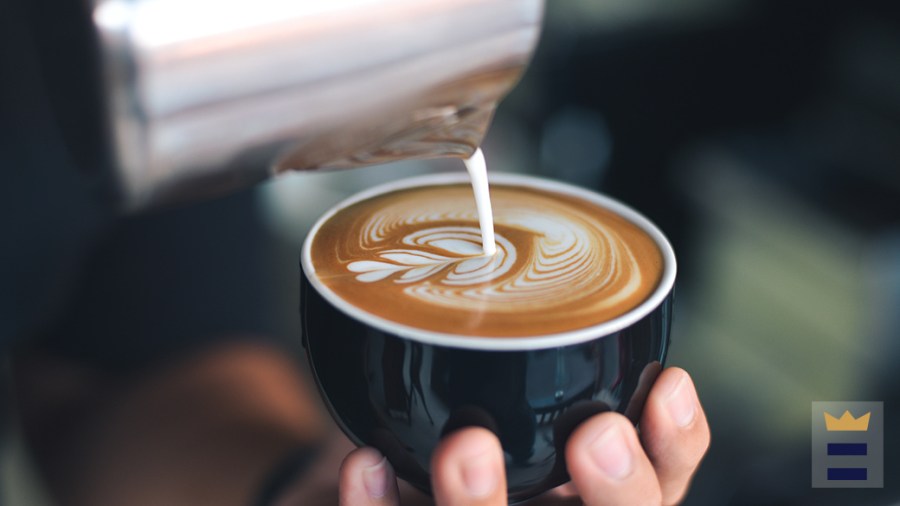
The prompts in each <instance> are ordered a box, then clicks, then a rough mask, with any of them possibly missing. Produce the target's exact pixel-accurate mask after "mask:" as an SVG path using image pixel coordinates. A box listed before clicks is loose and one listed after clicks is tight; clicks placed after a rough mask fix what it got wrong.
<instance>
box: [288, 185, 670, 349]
mask: <svg viewBox="0 0 900 506" xmlns="http://www.w3.org/2000/svg"><path fill="white" fill-rule="evenodd" d="M489 179H490V183H491V184H503V185H512V186H520V187H526V188H533V189H537V190H541V191H547V192H551V193H561V194H563V195H568V196H573V197H577V198H582V199H584V200H587V201H589V202H591V203H593V204H596V205H598V206H600V207H603V208H605V209H608V210H610V211H612V212H614V213H616V214H618V215H619V216H622V217H623V218H625V219H626V220H628V221H630V222H631V223H633V224H634V225H636V226H638V227H639V228H640V229H641V230H643V231H644V232H646V233H647V235H648V236H650V237H651V238H652V239H653V241H654V242H655V243H656V245H657V247H658V248H659V250H660V252H661V253H662V256H663V272H662V276H661V278H660V281H659V284H658V285H657V287H656V288H655V289H654V290H653V292H652V293H651V294H650V296H649V297H648V298H647V299H646V300H644V301H643V302H642V303H640V304H639V305H637V306H635V307H634V308H632V309H631V310H629V311H627V312H626V313H624V314H622V315H620V316H617V317H615V318H613V319H611V320H607V321H605V322H602V323H599V324H596V325H591V326H588V327H582V328H579V329H573V330H567V331H565V332H557V333H552V334H545V335H539V336H522V337H502V338H498V337H491V336H470V335H460V334H453V333H446V332H437V331H432V330H425V329H421V328H417V327H413V326H410V325H404V324H401V323H397V322H394V321H391V320H388V319H386V318H383V317H380V316H377V315H374V314H372V313H369V312H367V311H365V310H362V309H360V308H359V307H356V306H354V305H352V304H350V303H349V302H347V301H345V300H344V299H342V298H341V297H340V296H338V295H337V294H336V293H335V292H333V291H332V290H331V289H329V288H328V287H327V286H326V285H325V284H324V283H322V282H321V281H320V280H319V279H318V277H316V276H315V268H314V267H313V264H312V255H311V248H312V239H313V238H314V237H315V236H316V233H317V232H318V231H319V229H320V228H321V227H322V225H323V224H324V223H325V222H326V221H328V220H329V219H330V218H331V217H332V216H334V215H335V214H336V213H337V212H339V211H340V210H342V209H344V208H346V207H348V206H351V205H353V204H356V203H357V202H361V201H363V200H367V199H370V198H372V197H375V196H378V195H382V194H385V193H389V192H392V191H396V190H402V189H407V188H413V187H418V186H443V185H450V184H459V183H466V184H469V182H470V180H469V176H468V174H466V173H464V172H461V173H440V174H429V175H424V176H415V177H411V178H404V179H400V180H397V181H392V182H389V183H386V184H381V185H378V186H375V187H372V188H369V189H367V190H364V191H362V192H359V193H356V194H354V195H352V196H350V197H349V198H347V199H345V200H343V201H341V202H340V203H338V204H337V205H335V206H334V207H332V208H331V209H330V210H328V211H327V212H326V213H325V214H324V215H322V217H320V218H319V219H318V220H317V221H316V223H315V224H314V225H313V227H312V228H311V229H310V231H309V233H308V234H307V236H306V240H305V241H304V242H303V249H302V252H301V256H300V261H301V264H302V266H303V272H304V275H305V276H306V279H307V280H308V281H309V283H310V284H311V285H312V286H313V288H314V289H315V290H316V291H317V292H318V293H319V294H320V295H321V296H322V297H323V298H325V300H326V301H328V302H329V303H330V304H331V305H332V306H334V307H335V308H337V309H338V310H339V311H341V312H343V313H344V314H346V315H348V316H350V317H351V318H354V319H356V320H359V321H361V322H363V323H365V324H367V325H371V326H372V327H375V328H377V329H380V330H382V331H384V332H387V333H390V334H394V335H396V336H399V337H403V338H406V339H411V340H414V341H418V342H421V343H425V344H431V345H436V346H445V347H452V348H466V349H473V350H483V351H511V350H539V349H547V348H558V347H562V346H570V345H574V344H580V343H584V342H587V341H593V340H595V339H599V338H602V337H605V336H608V335H610V334H614V333H616V332H619V331H621V330H623V329H625V328H628V327H630V326H632V325H634V324H635V323H637V322H638V321H640V320H642V319H643V318H644V317H646V316H647V315H649V314H650V313H651V312H653V311H654V310H655V309H656V308H657V307H659V306H660V305H661V304H662V303H663V301H665V299H666V297H668V295H669V293H670V292H671V291H672V289H673V287H674V286H675V274H676V271H677V265H676V261H675V252H674V251H673V250H672V245H671V244H669V240H668V239H666V237H665V235H663V233H662V231H660V230H659V228H657V227H656V225H654V224H653V223H652V222H651V221H650V220H649V219H647V218H646V217H644V215H642V214H641V213H639V212H637V211H635V210H634V209H632V208H631V207H629V206H627V205H626V204H623V203H621V202H619V201H618V200H615V199H613V198H610V197H608V196H606V195H603V194H600V193H597V192H595V191H592V190H588V189H585V188H581V187H579V186H575V185H571V184H568V183H562V182H559V181H554V180H550V179H545V178H540V177H535V176H527V175H522V174H507V173H500V174H489Z"/></svg>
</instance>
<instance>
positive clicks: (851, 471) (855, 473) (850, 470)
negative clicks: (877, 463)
mask: <svg viewBox="0 0 900 506" xmlns="http://www.w3.org/2000/svg"><path fill="white" fill-rule="evenodd" d="M867 471H868V469H866V468H865V467H829V468H828V481H832V480H853V481H865V480H867V479H868V478H867V476H868V472H867Z"/></svg>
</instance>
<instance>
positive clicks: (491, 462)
mask: <svg viewBox="0 0 900 506" xmlns="http://www.w3.org/2000/svg"><path fill="white" fill-rule="evenodd" d="M496 464H497V463H496V461H495V459H493V458H491V455H490V453H482V454H480V455H477V456H475V457H471V458H469V459H467V460H465V461H463V464H462V479H463V484H464V485H465V487H466V491H467V492H468V493H469V495H470V496H472V497H476V498H480V497H487V496H489V495H491V494H492V493H493V492H494V490H496V489H497V485H498V484H499V483H500V470H499V469H497V466H496Z"/></svg>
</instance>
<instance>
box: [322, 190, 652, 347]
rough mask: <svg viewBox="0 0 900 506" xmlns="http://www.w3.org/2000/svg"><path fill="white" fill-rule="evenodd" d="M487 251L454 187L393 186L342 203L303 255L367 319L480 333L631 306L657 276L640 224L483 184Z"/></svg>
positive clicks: (559, 326)
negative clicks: (489, 214)
mask: <svg viewBox="0 0 900 506" xmlns="http://www.w3.org/2000/svg"><path fill="white" fill-rule="evenodd" d="M491 199H492V201H493V206H494V221H495V229H496V241H497V252H496V254H495V255H493V256H484V255H483V254H482V245H481V233H480V230H479V227H478V214H477V211H476V209H475V205H474V202H473V199H472V190H471V188H470V187H468V186H467V185H465V184H454V185H444V186H429V187H418V188H409V189H403V190H397V191H394V192H391V193H388V194H384V195H380V196H375V197H373V198H369V199H365V200H362V201H360V202H356V203H354V204H352V205H349V206H347V207H344V208H342V209H340V210H339V211H337V212H336V213H335V214H333V215H332V216H330V217H329V218H328V219H327V220H326V221H325V222H323V223H321V224H320V226H319V228H318V229H317V231H316V234H315V237H314V239H313V241H312V245H311V249H310V257H311V258H310V260H311V263H312V266H313V268H314V271H315V275H316V277H317V278H318V279H319V280H320V281H321V283H322V284H324V285H325V287H327V288H328V289H329V290H330V291H332V292H333V293H334V294H335V295H336V296H337V297H339V298H340V299H342V300H344V301H346V302H347V303H349V304H350V305H352V306H354V307H356V308H358V309H360V310H362V311H364V312H366V313H369V314H372V315H375V316H376V317H378V318H381V319H384V320H387V321H390V322H395V323H397V324H400V325H403V326H407V327H411V328H415V329H423V330H426V331H432V332H439V333H449V334H456V335H464V336H481V337H527V336H543V335H548V334H555V333H561V332H567V331H571V330H576V329H581V328H585V327H590V326H593V325H598V324H601V323H603V322H607V321H609V320H611V319H614V318H616V317H619V316H621V315H623V314H625V313H627V312H628V311H629V310H631V309H633V308H635V307H637V306H639V305H640V304H642V303H643V302H644V301H646V300H647V299H648V297H649V296H650V295H651V294H652V293H653V292H654V291H655V289H656V288H657V286H658V285H659V283H660V278H661V276H662V272H663V256H662V254H661V252H660V249H659V247H658V246H657V244H656V242H655V241H654V239H653V238H652V237H650V236H649V235H648V234H647V233H646V232H645V231H643V230H642V229H641V228H640V227H638V226H636V225H635V224H633V223H631V222H630V221H628V220H626V219H625V218H623V217H622V216H620V215H619V214H616V213H614V212H612V211H610V210H609V209H606V208H604V207H601V206H598V205H597V204H595V203H593V202H589V201H587V200H583V199H581V198H578V197H575V196H570V195H564V194H559V193H555V192H545V191H542V190H539V189H535V188H522V187H514V186H508V185H503V184H499V185H497V184H495V185H493V186H492V188H491Z"/></svg>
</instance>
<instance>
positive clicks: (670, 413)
mask: <svg viewBox="0 0 900 506" xmlns="http://www.w3.org/2000/svg"><path fill="white" fill-rule="evenodd" d="M640 427H641V433H640V435H638V433H637V431H636V430H635V428H634V426H633V425H632V424H631V422H629V421H628V419H627V418H625V417H624V416H622V415H620V414H618V413H603V414H600V415H597V416H594V417H592V418H590V419H589V420H587V421H585V422H584V423H582V424H581V425H580V426H579V427H578V428H577V429H576V430H575V432H574V433H573V434H572V436H571V437H570V438H569V441H568V443H567V445H566V464H567V466H568V469H569V474H570V475H571V477H572V483H571V484H570V485H566V486H564V487H561V488H560V489H558V490H555V491H552V492H551V493H548V494H545V495H544V496H541V497H540V498H538V499H536V500H535V501H534V504H537V503H541V504H548V503H560V502H569V501H572V503H578V502H579V498H580V501H583V502H584V504H587V505H588V506H614V505H644V504H646V505H660V504H665V505H669V504H676V503H678V502H679V501H681V499H682V498H683V497H684V495H685V493H686V492H687V489H688V486H689V485H690V481H691V478H692V477H693V475H694V472H695V471H696V470H697V466H698V465H699V464H700V460H701V459H702V458H703V455H704V454H705V453H706V450H707V448H708V447H709V425H708V424H707V422H706V416H705V415H704V413H703V409H702V407H701V406H700V401H699V400H698V398H697V392H696V390H695V389H694V384H693V382H692V381H691V378H690V376H689V375H688V374H687V373H686V372H685V371H684V370H682V369H678V368H675V367H672V368H669V369H666V370H665V371H663V372H662V373H661V374H660V376H659V378H658V379H657V381H656V383H655V384H654V385H653V388H652V389H651V390H650V393H649V395H648V397H647V403H646V405H645V407H644V413H643V416H642V417H641V420H640ZM431 464H432V465H431V467H432V471H433V472H432V488H433V491H434V499H435V502H436V503H437V504H438V505H440V506H457V505H483V506H493V505H505V504H507V500H506V477H505V476H504V471H503V452H502V450H501V448H500V442H499V441H498V440H497V438H496V437H495V436H494V435H493V434H492V433H491V432H489V431H487V430H485V429H481V428H468V429H463V430H460V431H457V432H454V433H453V434H450V435H449V436H447V437H446V438H444V440H443V441H442V442H441V444H440V446H438V448H437V449H436V450H435V452H434V455H433V456H432V461H431ZM573 489H574V490H573ZM573 493H574V494H577V495H575V496H572V494H573ZM567 496H568V498H567ZM340 504H341V505H345V506H368V505H372V506H374V505H397V504H400V493H399V489H398V487H397V480H396V477H395V475H394V472H393V470H392V469H391V466H390V464H389V463H388V462H387V461H386V460H385V459H384V457H382V455H381V454H380V453H378V451H376V450H374V449H372V448H359V449H357V450H355V451H353V452H351V453H350V454H349V455H348V456H347V458H346V459H344V463H343V465H342V466H341V472H340Z"/></svg>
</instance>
